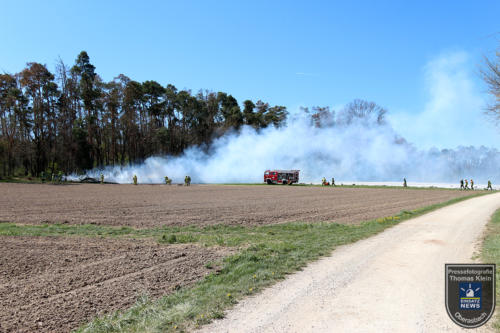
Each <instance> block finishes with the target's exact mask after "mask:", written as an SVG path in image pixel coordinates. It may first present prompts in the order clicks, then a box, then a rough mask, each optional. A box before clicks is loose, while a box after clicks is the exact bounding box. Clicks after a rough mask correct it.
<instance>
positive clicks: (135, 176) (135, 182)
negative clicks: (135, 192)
mask: <svg viewBox="0 0 500 333" xmlns="http://www.w3.org/2000/svg"><path fill="white" fill-rule="evenodd" d="M132 179H133V181H134V185H137V175H134V178H132Z"/></svg>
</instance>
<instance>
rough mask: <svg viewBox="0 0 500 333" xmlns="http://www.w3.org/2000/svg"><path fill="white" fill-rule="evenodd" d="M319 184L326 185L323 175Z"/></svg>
mask: <svg viewBox="0 0 500 333" xmlns="http://www.w3.org/2000/svg"><path fill="white" fill-rule="evenodd" d="M321 185H323V186H324V185H326V178H325V177H323V179H321Z"/></svg>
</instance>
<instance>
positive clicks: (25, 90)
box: [0, 51, 288, 176]
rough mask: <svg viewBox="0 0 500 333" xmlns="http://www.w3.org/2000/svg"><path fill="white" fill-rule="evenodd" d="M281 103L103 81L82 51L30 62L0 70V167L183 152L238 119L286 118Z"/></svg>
mask: <svg viewBox="0 0 500 333" xmlns="http://www.w3.org/2000/svg"><path fill="white" fill-rule="evenodd" d="M287 115H288V112H287V110H286V108H285V107H284V106H272V107H271V106H270V105H269V104H268V103H264V102H262V101H260V100H259V101H257V102H255V103H254V102H252V101H251V100H245V101H244V102H243V104H242V105H241V106H240V104H239V103H238V101H237V100H236V99H235V98H234V97H233V96H231V95H230V94H227V93H224V92H217V93H214V92H210V91H200V92H198V93H197V94H192V93H191V91H189V90H178V89H177V88H176V87H175V86H173V85H171V84H169V85H167V86H166V87H164V86H162V85H161V84H159V83H158V82H156V81H145V82H143V83H140V82H137V81H133V80H131V79H130V78H128V77H127V76H125V75H123V74H122V75H119V76H118V77H116V78H115V79H114V80H112V81H110V82H104V81H103V80H102V79H101V78H100V77H99V75H97V73H96V68H95V66H93V65H92V64H91V62H90V59H89V56H88V54H87V53H86V52H85V51H82V52H81V53H80V54H79V55H78V57H77V59H76V61H75V64H74V65H73V66H71V67H70V66H67V65H66V64H64V62H63V61H62V60H59V61H58V63H57V65H56V70H55V73H51V72H50V71H49V70H48V69H47V67H46V66H45V65H42V64H39V63H35V62H32V63H28V64H27V66H26V68H25V69H23V70H22V71H21V72H20V73H17V74H14V75H11V74H0V174H2V175H3V176H12V175H14V174H24V175H26V176H27V175H32V176H38V175H39V174H40V173H41V172H42V171H43V172H48V173H56V172H58V171H62V172H64V173H66V174H68V173H73V172H82V171H84V170H88V169H92V168H95V167H104V166H108V165H126V164H129V163H135V162H141V161H142V160H144V159H146V158H147V157H150V156H153V155H157V154H170V155H178V154H181V153H182V152H183V151H184V150H185V149H186V148H187V147H190V146H194V145H195V146H201V147H202V148H204V149H208V147H209V146H210V142H211V141H212V140H213V139H214V138H217V137H219V136H221V135H223V134H224V133H226V132H227V131H233V130H234V131H238V130H239V129H240V127H241V126H242V125H249V126H252V127H254V128H256V129H260V128H265V127H267V126H270V125H274V126H276V127H279V126H282V125H284V124H285V122H286V119H287Z"/></svg>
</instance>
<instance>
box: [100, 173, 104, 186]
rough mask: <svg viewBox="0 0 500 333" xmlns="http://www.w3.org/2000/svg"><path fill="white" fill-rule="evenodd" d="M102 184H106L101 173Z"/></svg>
mask: <svg viewBox="0 0 500 333" xmlns="http://www.w3.org/2000/svg"><path fill="white" fill-rule="evenodd" d="M101 184H104V175H103V174H102V173H101Z"/></svg>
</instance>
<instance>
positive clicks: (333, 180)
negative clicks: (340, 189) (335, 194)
mask: <svg viewBox="0 0 500 333" xmlns="http://www.w3.org/2000/svg"><path fill="white" fill-rule="evenodd" d="M332 186H335V178H333V177H332Z"/></svg>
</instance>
